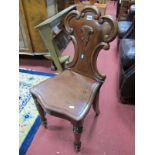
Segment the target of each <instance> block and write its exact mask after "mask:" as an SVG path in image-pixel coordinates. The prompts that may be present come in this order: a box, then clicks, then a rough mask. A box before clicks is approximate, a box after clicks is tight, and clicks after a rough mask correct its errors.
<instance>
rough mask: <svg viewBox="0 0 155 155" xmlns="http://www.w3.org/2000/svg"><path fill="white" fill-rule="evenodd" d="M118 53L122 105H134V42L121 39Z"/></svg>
mask: <svg viewBox="0 0 155 155" xmlns="http://www.w3.org/2000/svg"><path fill="white" fill-rule="evenodd" d="M119 52H120V81H119V82H120V83H119V87H120V88H119V92H120V94H119V95H120V99H121V101H122V103H130V104H134V103H135V40H134V39H122V40H121V41H120V45H119Z"/></svg>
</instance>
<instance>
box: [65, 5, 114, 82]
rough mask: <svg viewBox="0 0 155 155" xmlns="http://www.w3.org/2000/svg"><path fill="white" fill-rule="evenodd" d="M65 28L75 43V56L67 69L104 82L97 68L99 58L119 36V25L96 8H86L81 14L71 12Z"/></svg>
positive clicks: (75, 11) (103, 76) (66, 19)
mask: <svg viewBox="0 0 155 155" xmlns="http://www.w3.org/2000/svg"><path fill="white" fill-rule="evenodd" d="M65 28H66V30H67V32H68V33H69V34H70V37H71V39H72V41H73V44H74V48H75V54H74V58H73V60H72V62H70V63H68V64H67V68H68V69H71V70H73V71H75V72H77V73H80V74H82V75H85V76H87V77H90V78H92V79H95V80H96V81H99V82H103V81H104V79H105V75H101V74H100V73H99V72H98V70H97V66H96V60H97V56H98V54H99V51H100V50H101V49H102V48H103V49H104V50H108V49H109V47H110V45H109V42H111V41H112V40H114V38H115V37H116V35H117V23H116V21H115V20H114V19H113V18H112V17H110V16H103V17H102V16H101V13H100V11H99V10H98V9H97V7H95V6H86V7H85V8H84V9H83V10H82V11H81V12H79V11H77V10H73V11H71V12H70V13H69V14H68V15H67V16H66V18H65Z"/></svg>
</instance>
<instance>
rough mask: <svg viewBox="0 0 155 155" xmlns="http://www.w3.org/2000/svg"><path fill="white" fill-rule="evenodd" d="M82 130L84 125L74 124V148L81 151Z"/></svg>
mask: <svg viewBox="0 0 155 155" xmlns="http://www.w3.org/2000/svg"><path fill="white" fill-rule="evenodd" d="M82 130H83V127H82V125H74V126H73V132H74V137H75V141H74V148H75V150H76V151H77V152H78V151H80V148H81V141H80V138H81V133H82Z"/></svg>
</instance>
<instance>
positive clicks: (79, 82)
mask: <svg viewBox="0 0 155 155" xmlns="http://www.w3.org/2000/svg"><path fill="white" fill-rule="evenodd" d="M65 28H66V30H67V32H68V33H69V34H70V37H71V39H72V41H73V44H74V46H75V56H74V59H73V61H72V62H70V63H68V64H66V66H65V67H66V70H65V71H63V72H62V73H60V74H59V75H58V76H56V77H54V78H49V79H47V80H45V81H44V82H41V83H40V84H38V85H37V86H35V87H33V88H32V89H31V93H32V96H33V98H34V99H35V103H36V106H37V109H38V111H39V114H40V116H41V121H42V124H43V125H44V127H47V120H46V118H45V116H44V111H46V112H47V113H49V114H51V115H54V116H56V117H60V118H63V119H66V120H69V121H70V122H71V123H72V124H73V132H74V136H75V141H74V146H75V149H76V151H80V147H81V141H80V137H81V133H82V129H83V122H84V118H85V116H86V115H87V113H88V111H89V109H90V107H91V106H93V109H94V111H95V112H96V115H99V106H98V105H99V103H98V95H99V89H100V87H101V85H102V83H103V82H104V81H105V78H106V76H105V75H101V74H100V73H99V72H98V71H97V67H96V61H97V56H98V53H99V51H100V50H101V49H102V48H103V49H105V50H108V49H109V47H110V45H109V42H111V41H112V40H113V39H114V38H115V37H116V34H117V23H116V22H115V20H113V19H112V18H111V17H110V16H104V17H101V14H100V11H99V10H98V9H97V8H96V7H94V6H91V7H90V6H89V7H87V6H86V7H85V8H84V9H83V10H82V11H81V12H79V11H77V10H73V11H71V12H70V13H69V14H68V15H67V16H66V18H65Z"/></svg>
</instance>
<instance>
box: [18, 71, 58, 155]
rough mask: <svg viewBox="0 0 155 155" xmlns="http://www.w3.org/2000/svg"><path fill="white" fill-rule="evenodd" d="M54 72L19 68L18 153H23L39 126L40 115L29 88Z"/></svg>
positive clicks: (51, 75) (21, 154)
mask: <svg viewBox="0 0 155 155" xmlns="http://www.w3.org/2000/svg"><path fill="white" fill-rule="evenodd" d="M55 75H56V74H53V73H52V74H51V73H45V72H38V71H32V70H25V69H19V147H20V149H19V154H20V155H24V154H25V153H26V151H27V149H28V147H29V145H30V144H31V141H32V139H33V137H34V135H35V133H36V131H37V129H38V128H39V126H40V117H39V114H38V111H37V109H36V107H35V104H34V101H33V99H32V96H31V94H30V92H29V89H30V88H31V87H33V86H34V85H36V84H38V83H40V82H41V81H44V80H46V79H47V78H49V77H53V76H55Z"/></svg>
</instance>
